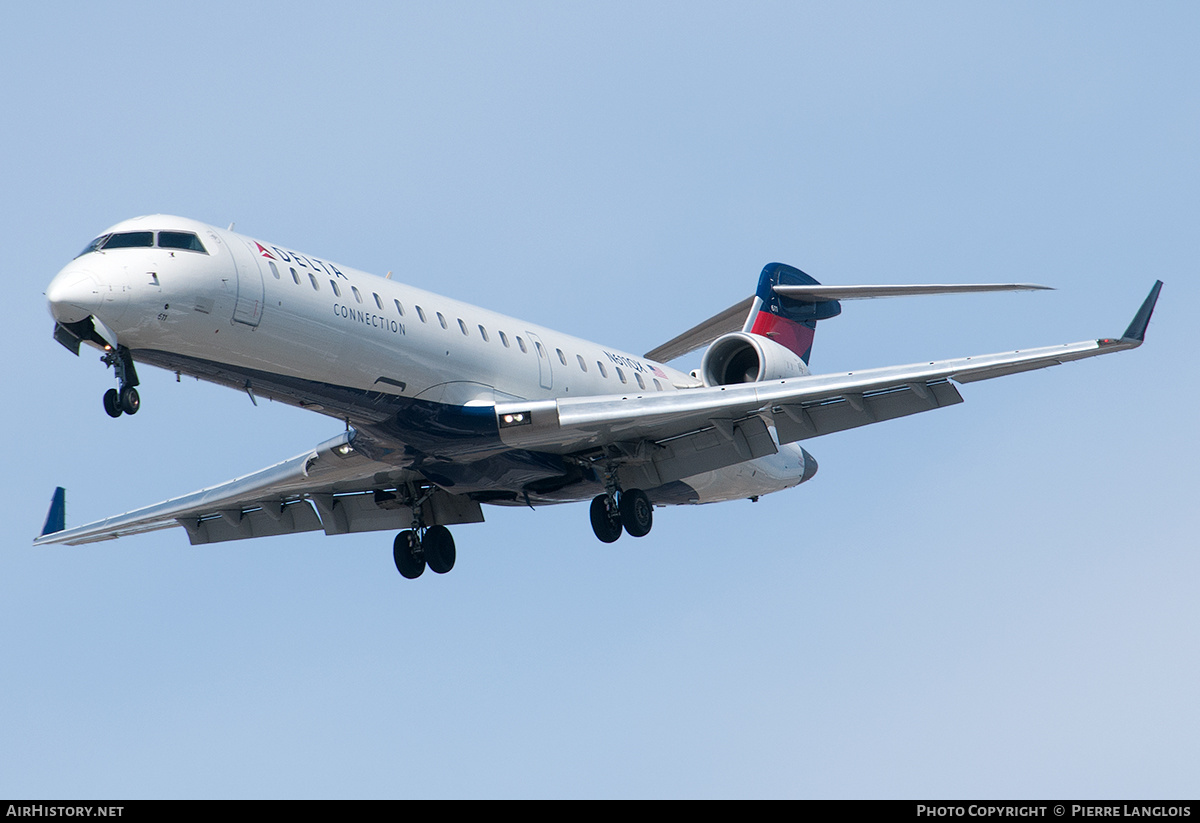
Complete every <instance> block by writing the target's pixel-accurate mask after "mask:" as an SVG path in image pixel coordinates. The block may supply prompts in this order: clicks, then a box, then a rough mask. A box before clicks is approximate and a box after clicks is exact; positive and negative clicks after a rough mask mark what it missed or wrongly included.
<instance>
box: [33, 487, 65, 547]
mask: <svg viewBox="0 0 1200 823" xmlns="http://www.w3.org/2000/svg"><path fill="white" fill-rule="evenodd" d="M66 528H67V490H66V489H64V488H63V487H62V486H58V487H57V488H55V489H54V496H53V497H51V498H50V511H48V512H46V525H45V526H43V527H42V533H41V534H40V535H38V537H45V536H46V535H48V534H55V533H57V532H61V531H63V530H65V529H66Z"/></svg>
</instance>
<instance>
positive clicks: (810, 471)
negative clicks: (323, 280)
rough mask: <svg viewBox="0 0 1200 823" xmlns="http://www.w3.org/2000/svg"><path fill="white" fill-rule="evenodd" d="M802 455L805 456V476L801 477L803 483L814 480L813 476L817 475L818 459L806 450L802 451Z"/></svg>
mask: <svg viewBox="0 0 1200 823" xmlns="http://www.w3.org/2000/svg"><path fill="white" fill-rule="evenodd" d="M800 453H801V454H802V455H804V474H802V475H800V482H801V483H803V482H804V481H806V480H812V477H813V475H814V474H816V473H817V459H816V458H815V457H813V456H812V455H811V454H809V453H808V452H807V451H805V450H804V449H801V450H800Z"/></svg>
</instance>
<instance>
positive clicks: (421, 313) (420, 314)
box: [417, 306, 425, 323]
mask: <svg viewBox="0 0 1200 823" xmlns="http://www.w3.org/2000/svg"><path fill="white" fill-rule="evenodd" d="M417 317H419V318H421V322H422V323H424V322H425V310H424V309H423V308H421V307H420V306H417Z"/></svg>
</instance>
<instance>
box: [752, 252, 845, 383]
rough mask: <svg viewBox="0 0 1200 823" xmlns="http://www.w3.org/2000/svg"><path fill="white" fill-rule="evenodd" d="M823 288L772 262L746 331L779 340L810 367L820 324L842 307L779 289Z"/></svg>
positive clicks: (756, 295) (761, 279) (762, 277)
mask: <svg viewBox="0 0 1200 823" xmlns="http://www.w3.org/2000/svg"><path fill="white" fill-rule="evenodd" d="M819 285H821V284H820V283H818V282H817V281H816V280H814V279H813V278H812V277H810V276H809V275H807V274H805V273H804V272H802V271H800V269H797V268H795V267H794V266H789V265H787V264H785V263H768V264H767V265H766V266H764V267H763V270H762V274H760V275H759V276H758V289H757V290H756V291H755V292H754V303H753V304H752V305H751V307H750V314H749V316H748V317H747V318H746V325H745V326H743V327H742V331H744V332H747V333H749V334H757V335H758V336H759V337H765V338H767V339H768V340H773V341H775V342H776V343H778V344H779V345H781V346H783V347H784V348H787V349H790V350H791V351H792V352H794V353H795V354H796V355H797V356H799V358H800V359H801V360H803V361H804V364H805V365H808V358H809V357H810V356H811V355H812V344H813V335H814V334H816V330H817V321H818V320H828V319H829V318H831V317H837V316H838V315H839V314H841V313H842V304H841V303H839V302H838V301H837V300H814V299H811V298H797V297H792V296H789V295H788V294H787V293H786V292H785V291H784V290H781V289H779V288H778V287H780V286H783V287H788V286H819Z"/></svg>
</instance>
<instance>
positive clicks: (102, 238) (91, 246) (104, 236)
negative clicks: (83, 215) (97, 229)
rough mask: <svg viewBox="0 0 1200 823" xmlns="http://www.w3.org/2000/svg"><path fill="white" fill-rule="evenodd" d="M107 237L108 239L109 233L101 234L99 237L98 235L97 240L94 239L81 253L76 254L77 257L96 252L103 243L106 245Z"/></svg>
mask: <svg viewBox="0 0 1200 823" xmlns="http://www.w3.org/2000/svg"><path fill="white" fill-rule="evenodd" d="M107 239H108V235H107V234H102V235H100V236H99V237H97V238H96V239H95V240H93V241H92V242H90V243H88V244H87V247H86V248H85V249H84V250H83V251H81V252H80V253H79V254H77V255H75V256H76V257H83V256H84V255H85V254H90V253H91V252H94V251H95V250H96V249H98V248H100V247H101V246H103V245H104V241H105V240H107Z"/></svg>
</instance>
